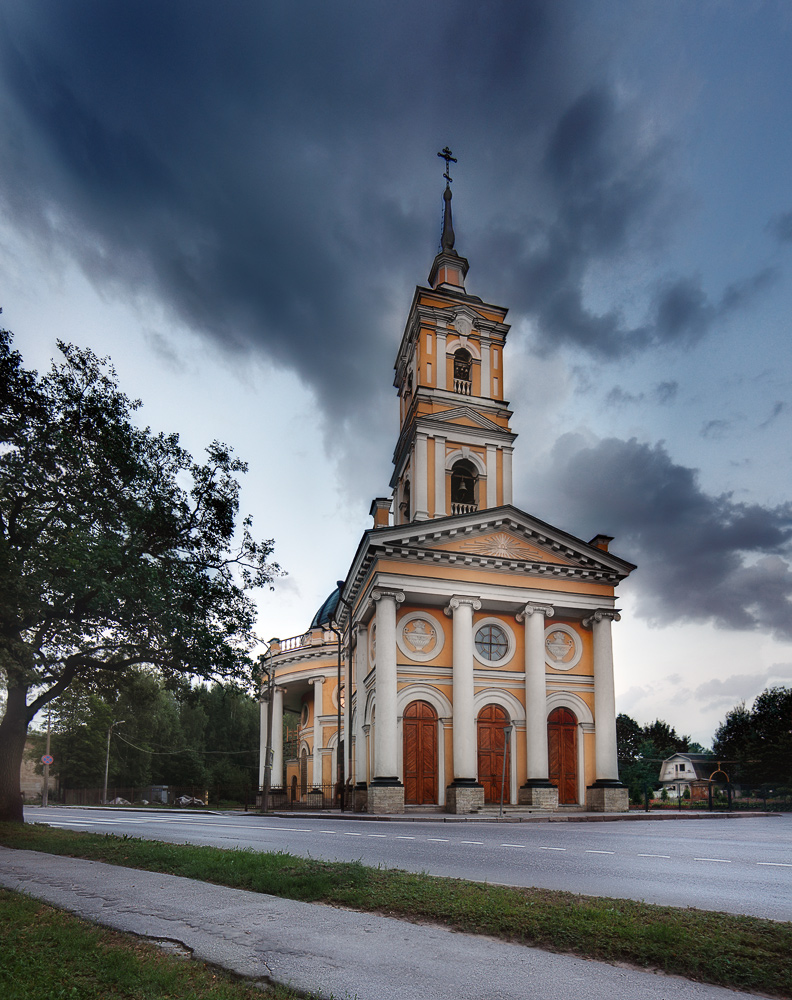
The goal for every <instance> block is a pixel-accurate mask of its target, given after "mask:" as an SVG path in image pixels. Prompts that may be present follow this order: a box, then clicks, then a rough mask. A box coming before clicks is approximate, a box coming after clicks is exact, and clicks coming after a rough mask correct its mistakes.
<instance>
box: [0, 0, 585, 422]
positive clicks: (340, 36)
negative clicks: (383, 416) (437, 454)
mask: <svg viewBox="0 0 792 1000" xmlns="http://www.w3.org/2000/svg"><path fill="white" fill-rule="evenodd" d="M561 11H562V9H561V8H560V7H558V6H557V5H553V4H545V3H542V2H536V3H531V4H526V5H514V4H509V5H507V6H505V7H504V6H503V5H498V4H496V5H480V4H470V5H468V6H466V8H465V16H464V17H462V16H457V15H458V13H459V7H458V6H457V5H456V4H454V5H453V6H448V5H445V4H437V5H434V4H432V5H428V6H427V5H424V4H419V3H415V2H406V3H402V4H399V5H388V4H385V3H371V4H359V3H343V2H337V3H333V4H326V3H319V2H315V3H310V2H301V3H300V4H293V5H291V4H285V3H283V4H279V3H274V4H266V5H263V4H262V5H258V4H239V5H232V6H230V7H229V6H228V5H217V4H212V3H192V2H191V3H186V2H184V3H179V2H171V3H168V4H161V3H159V2H157V3H154V2H149V3H136V4H122V3H108V4H97V3H95V2H80V0H72V2H70V3H69V4H68V5H64V4H61V3H38V4H33V5H31V4H28V3H26V2H25V3H22V2H19V3H9V4H6V5H4V10H3V12H2V14H0V38H1V39H2V41H0V69H1V72H2V86H3V92H2V93H0V101H1V102H2V104H0V107H2V112H3V116H4V123H5V128H4V133H5V134H4V141H3V143H2V148H1V149H0V202H4V203H5V207H6V209H7V210H8V212H9V213H10V214H11V216H12V217H13V219H14V220H15V221H16V222H17V223H18V224H21V225H23V226H24V227H25V228H26V230H27V231H28V232H37V233H38V234H39V235H40V237H41V238H42V239H43V240H44V241H46V242H47V243H48V244H51V245H55V246H60V247H65V249H66V250H67V251H68V252H69V253H71V254H73V255H76V256H77V258H78V259H79V260H80V262H81V263H82V266H83V267H84V269H85V270H86V271H87V272H88V273H89V275H90V276H91V277H92V278H93V280H94V281H95V282H97V283H98V284H99V285H101V286H102V287H105V288H107V287H110V288H115V289H116V290H117V291H118V292H119V293H121V294H125V295H130V296H134V295H136V294H137V293H140V292H145V293H146V294H152V293H153V294H154V295H155V296H157V297H158V298H159V299H160V300H161V301H162V302H163V303H164V304H165V306H166V307H167V308H169V309H170V310H172V312H173V313H174V314H175V315H176V316H178V317H179V318H180V319H182V320H183V321H185V322H186V323H187V324H188V325H189V326H190V327H192V328H193V329H195V330H196V331H198V332H200V333H201V334H203V335H206V336H209V337H211V338H213V339H215V340H216V341H219V342H220V343H221V344H222V345H223V346H225V347H227V348H228V349H229V350H240V351H246V350H249V349H254V350H259V351H263V352H265V353H266V354H267V355H268V356H270V357H271V358H273V359H274V360H275V361H277V362H279V363H281V364H283V365H285V366H288V367H290V368H293V369H295V370H296V371H297V372H298V373H299V374H300V375H301V376H302V377H303V379H304V380H305V381H306V382H307V383H308V384H309V385H311V386H312V387H313V388H314V389H315V390H316V391H317V394H318V397H319V400H320V402H321V404H322V405H323V407H324V409H325V410H326V412H328V413H330V414H332V415H334V416H336V417H338V416H341V417H349V416H350V414H351V413H352V412H353V411H354V408H355V401H357V403H358V405H360V406H362V405H364V404H365V402H366V398H367V395H368V393H369V392H370V391H371V390H370V389H369V385H370V383H371V381H372V374H373V373H376V372H379V373H380V374H379V375H378V376H377V379H376V382H375V384H376V385H378V386H379V385H384V384H387V374H386V373H387V371H388V368H389V367H390V364H391V362H392V357H393V354H394V353H395V349H396V346H397V344H398V337H399V334H400V329H399V328H398V323H399V322H401V311H402V310H403V308H404V304H405V301H408V298H409V291H408V290H407V287H406V286H407V285H408V284H410V283H415V281H416V279H417V280H421V279H422V278H423V276H424V274H425V273H426V272H428V268H429V265H430V263H431V258H432V255H433V254H434V252H435V248H436V240H437V238H438V236H439V224H438V223H439V218H438V208H439V205H440V204H441V201H440V195H441V192H442V179H441V176H440V175H441V172H442V169H441V165H440V164H439V161H438V160H437V159H436V157H435V155H434V154H435V150H436V149H439V148H440V147H441V146H442V145H443V144H444V143H445V142H451V143H452V144H455V141H456V140H455V137H456V138H457V139H460V140H461V139H462V137H463V136H464V137H465V138H466V139H467V141H468V143H469V145H471V146H473V145H480V148H481V149H488V148H493V147H494V146H495V145H496V142H497V141H499V139H500V136H501V134H502V132H503V130H504V129H505V130H506V131H508V128H509V123H513V124H515V125H517V126H518V128H517V134H516V135H515V138H514V140H513V141H512V148H513V150H519V148H520V145H521V144H523V145H524V144H525V142H526V141H527V137H529V136H530V134H531V133H532V131H533V130H534V129H535V128H536V123H537V120H538V112H537V111H536V110H532V108H534V109H536V108H537V107H539V106H544V107H552V106H553V102H554V101H556V100H558V99H559V98H558V97H556V96H554V95H555V93H556V92H557V93H558V94H560V95H563V93H564V92H565V85H564V83H563V78H564V76H565V62H566V58H565V52H564V45H565V43H564V32H563V30H562V28H563V21H564V17H563V14H562V12H561ZM452 15H453V16H452ZM529 95H530V96H531V101H530V102H529V101H528V97H529ZM561 99H563V97H562V98H561ZM493 103H494V104H496V105H497V106H498V108H499V109H500V114H501V115H502V116H503V121H500V120H498V121H496V120H495V118H494V117H493V115H492V114H491V108H492V104H493ZM455 149H456V151H457V152H458V153H459V154H460V157H461V158H463V157H462V153H461V151H460V150H459V149H458V147H457V146H456V145H455ZM518 158H519V157H518ZM467 160H468V164H471V163H472V162H474V158H473V152H472V150H471V151H469V152H468V155H467ZM427 164H428V166H427ZM417 178H421V179H422V181H421V189H420V191H414V190H413V186H412V185H413V184H414V183H415V182H416V180H417ZM432 186H433V188H432ZM422 251H423V257H421V256H420V254H421V252H422ZM416 261H417V262H418V267H419V270H418V271H417V272H416ZM422 268H426V271H425V272H424V274H422V273H421V269H422ZM397 307H398V309H399V310H400V312H399V314H398V318H396V319H394V313H395V309H396V308H397ZM383 375H385V378H383V377H382V376H383Z"/></svg>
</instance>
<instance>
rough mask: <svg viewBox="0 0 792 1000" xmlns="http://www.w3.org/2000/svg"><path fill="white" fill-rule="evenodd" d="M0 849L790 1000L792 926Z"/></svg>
mask: <svg viewBox="0 0 792 1000" xmlns="http://www.w3.org/2000/svg"><path fill="white" fill-rule="evenodd" d="M0 844H4V845H6V846H8V847H15V848H26V849H31V850H38V851H45V852H48V853H51V854H66V855H69V856H71V857H80V858H88V859H90V860H94V861H105V862H109V863H110V864H117V865H124V866H126V867H129V868H142V869H145V870H147V871H156V872H166V873H169V874H172V875H181V876H184V877H186V878H192V879H198V880H201V881H204V882H214V883H216V884H218V885H225V886H230V887H232V888H238V889H249V890H252V891H254V892H265V893H270V894H271V895H274V896H282V897H284V898H287V899H299V900H305V901H308V902H317V903H326V904H330V905H331V906H344V907H349V908H351V909H355V910H360V911H364V912H369V913H381V914H384V915H386V916H394V917H400V918H403V919H405V920H412V921H431V922H433V923H438V924H442V925H444V926H446V927H451V928H454V929H455V930H459V931H464V932H467V933H474V934H489V935H492V936H494V937H498V938H501V939H503V940H505V941H515V942H518V943H521V944H526V945H533V946H535V947H539V948H545V949H547V950H550V951H558V952H565V953H568V954H574V955H579V956H582V957H585V958H593V959H599V960H601V961H606V962H626V963H629V964H631V965H635V966H638V967H642V968H647V969H659V970H662V971H664V972H667V973H672V974H675V975H679V976H685V977H687V978H689V979H695V980H699V981H701V982H706V983H713V984H716V985H719V986H727V987H731V988H732V989H742V990H749V991H754V992H760V993H765V994H771V995H774V996H780V997H790V996H792V963H791V962H790V961H789V956H790V955H791V954H792V923H781V922H774V921H770V920H761V919H759V918H757V917H741V916H734V915H732V914H727V913H712V912H709V911H706V910H696V909H677V908H675V907H670V906H654V905H651V904H648V903H638V902H634V901H632V900H625V899H603V898H598V897H593V896H579V895H576V894H574V893H570V892H554V891H551V890H547V889H522V888H506V887H501V886H492V885H483V884H481V883H476V882H466V881H464V880H463V879H448V878H438V877H435V876H431V875H415V874H412V873H409V872H404V871H398V870H393V869H382V868H376V869H375V868H368V867H366V866H365V865H363V864H361V863H359V862H351V863H350V862H327V861H319V860H315V859H311V858H308V859H305V858H299V857H295V856H293V855H290V854H285V853H282V852H277V853H258V852H254V851H252V850H245V851H241V850H221V849H219V848H214V847H195V846H192V845H188V844H178V845H177V844H166V843H162V842H159V841H150V840H141V839H138V838H129V837H118V836H115V835H112V834H107V835H101V834H92V833H72V832H70V831H65V830H57V829H55V828H49V827H45V826H30V825H25V826H22V825H0Z"/></svg>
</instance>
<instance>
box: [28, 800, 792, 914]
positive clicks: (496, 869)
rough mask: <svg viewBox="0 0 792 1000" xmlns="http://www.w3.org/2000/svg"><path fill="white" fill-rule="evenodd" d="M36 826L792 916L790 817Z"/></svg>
mask: <svg viewBox="0 0 792 1000" xmlns="http://www.w3.org/2000/svg"><path fill="white" fill-rule="evenodd" d="M25 818H26V820H27V821H28V822H46V823H49V824H50V825H52V826H58V827H63V828H67V829H74V830H94V831H97V832H103V833H110V832H112V833H118V834H122V833H127V834H130V835H133V836H137V837H144V838H149V839H153V840H165V841H169V842H172V843H192V844H208V845H213V846H217V847H245V848H253V849H254V850H260V851H272V850H283V851H289V852H291V853H293V854H299V855H302V856H304V857H307V856H311V857H318V858H324V859H327V860H361V861H363V862H364V863H365V864H368V865H383V866H385V867H388V868H403V869H407V870H410V871H425V872H428V873H430V874H434V875H447V876H455V877H460V878H467V879H474V880H477V881H482V882H494V883H502V884H505V885H520V886H540V887H544V888H549V889H565V890H568V891H571V892H580V893H584V894H586V895H596V896H609V897H613V898H628V899H639V900H646V901H647V902H651V903H662V904H668V905H671V906H694V907H698V908H700V909H707V910H723V911H727V912H730V913H744V914H749V915H753V916H758V917H767V918H770V919H772V920H792V816H786V815H784V816H781V817H747V818H740V819H727V818H724V819H702V820H680V821H663V822H657V821H651V820H647V821H645V822H592V823H521V824H495V823H476V822H468V823H442V822H420V823H415V822H399V821H390V822H382V821H377V820H358V821H355V822H351V821H349V820H341V819H335V818H333V817H331V816H324V817H320V818H310V819H308V818H304V817H299V816H294V817H289V818H285V819H281V818H275V817H269V816H258V815H254V814H238V815H233V816H228V815H205V814H198V813H196V814H193V815H190V814H183V813H182V814H168V815H164V814H153V813H141V812H136V811H132V810H127V811H125V810H122V809H108V810H97V809H77V808H59V807H48V808H46V809H40V808H28V809H26V810H25Z"/></svg>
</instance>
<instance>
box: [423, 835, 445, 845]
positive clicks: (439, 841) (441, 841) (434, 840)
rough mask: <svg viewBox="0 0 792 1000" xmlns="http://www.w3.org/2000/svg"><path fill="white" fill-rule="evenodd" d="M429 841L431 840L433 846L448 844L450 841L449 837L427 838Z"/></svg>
mask: <svg viewBox="0 0 792 1000" xmlns="http://www.w3.org/2000/svg"><path fill="white" fill-rule="evenodd" d="M426 839H427V840H431V841H432V843H433V844H448V843H450V841H449V840H448V838H447V837H427V838H426Z"/></svg>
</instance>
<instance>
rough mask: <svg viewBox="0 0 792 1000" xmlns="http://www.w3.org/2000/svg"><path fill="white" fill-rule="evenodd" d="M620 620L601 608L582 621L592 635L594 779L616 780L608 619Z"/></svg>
mask: <svg viewBox="0 0 792 1000" xmlns="http://www.w3.org/2000/svg"><path fill="white" fill-rule="evenodd" d="M620 620H621V615H620V614H619V613H618V611H609V610H605V609H600V610H599V611H595V612H594V614H593V615H592V616H591V617H590V618H586V619H584V621H583V626H584V628H590V629H592V631H593V637H594V752H595V755H596V764H597V781H598V782H606V783H611V782H618V780H619V755H618V750H617V743H616V695H615V692H614V686H613V640H612V637H611V622H614V621H615V622H618V621H620Z"/></svg>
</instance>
